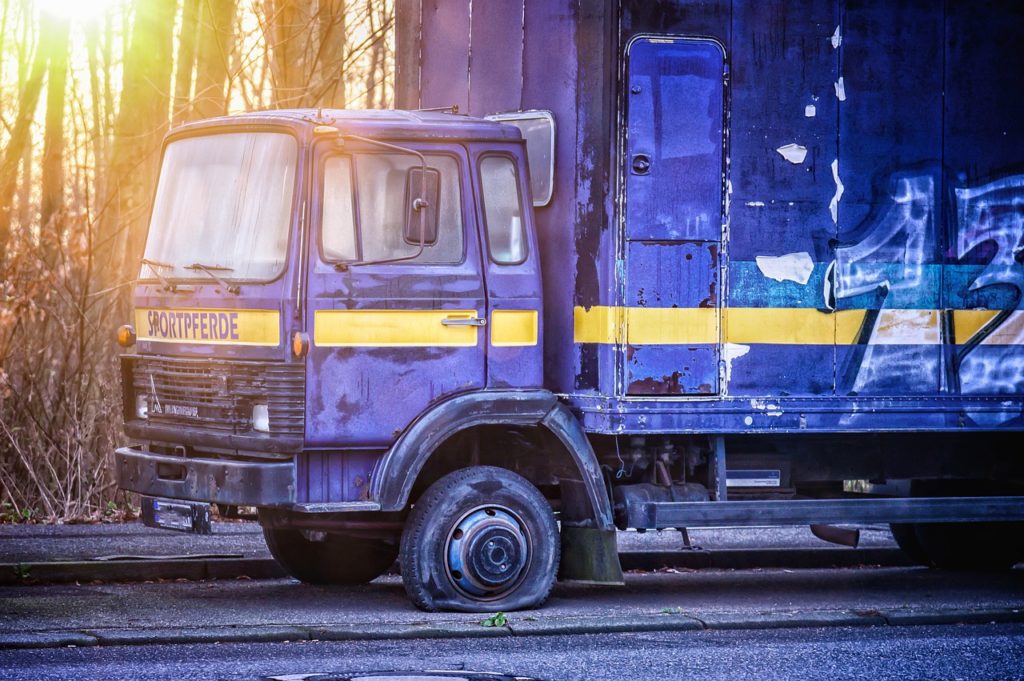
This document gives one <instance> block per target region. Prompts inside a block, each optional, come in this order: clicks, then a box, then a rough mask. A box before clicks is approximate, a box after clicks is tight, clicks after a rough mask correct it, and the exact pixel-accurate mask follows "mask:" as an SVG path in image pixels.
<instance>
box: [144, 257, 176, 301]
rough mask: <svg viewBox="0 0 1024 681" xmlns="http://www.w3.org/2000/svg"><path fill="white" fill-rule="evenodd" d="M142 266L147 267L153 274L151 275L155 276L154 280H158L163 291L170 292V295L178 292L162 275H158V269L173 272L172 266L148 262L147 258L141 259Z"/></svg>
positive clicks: (157, 261)
mask: <svg viewBox="0 0 1024 681" xmlns="http://www.w3.org/2000/svg"><path fill="white" fill-rule="evenodd" d="M142 264H143V265H149V269H150V270H151V271H152V272H153V274H154V275H155V276H156V278H157V279H159V280H160V283H161V284H163V287H164V290H165V291H170V292H171V293H174V292H175V291H177V290H178V287H177V286H175V285H174V284H172V283H171V282H169V281H167V279H166V278H165V277H164V276H163V275H162V274H160V269H159V268H161V267H163V268H165V269H170V270H173V269H174V265H171V264H170V263H166V262H160V261H159V260H149V259H148V258H143V259H142Z"/></svg>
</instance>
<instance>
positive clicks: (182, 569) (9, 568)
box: [0, 558, 286, 586]
mask: <svg viewBox="0 0 1024 681" xmlns="http://www.w3.org/2000/svg"><path fill="white" fill-rule="evenodd" d="M243 576H244V577H249V578H251V579H278V578H280V577H285V576H286V575H285V572H284V570H283V569H282V568H281V566H280V565H278V564H277V562H276V561H275V560H274V559H272V558H203V559H188V558H181V559H174V560H83V561H57V562H46V563H0V586H25V585H35V584H67V583H70V582H94V581H101V582H150V581H157V580H160V579H186V580H190V581H199V580H205V579H237V578H238V577H243Z"/></svg>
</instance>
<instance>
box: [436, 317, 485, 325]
mask: <svg viewBox="0 0 1024 681" xmlns="http://www.w3.org/2000/svg"><path fill="white" fill-rule="evenodd" d="M441 323H442V324H444V325H445V326H487V320H486V319H484V318H483V317H446V318H444V319H442V320H441Z"/></svg>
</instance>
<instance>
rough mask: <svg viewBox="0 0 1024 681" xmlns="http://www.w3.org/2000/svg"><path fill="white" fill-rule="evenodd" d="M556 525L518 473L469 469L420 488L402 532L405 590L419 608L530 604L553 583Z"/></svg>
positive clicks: (494, 608)
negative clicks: (418, 496) (423, 488)
mask: <svg viewBox="0 0 1024 681" xmlns="http://www.w3.org/2000/svg"><path fill="white" fill-rule="evenodd" d="M559 550H560V544H559V537H558V526H557V524H556V523H555V516H554V513H553V512H552V510H551V506H550V504H548V502H547V500H546V499H545V498H544V496H543V495H542V494H541V493H540V492H539V491H538V490H537V488H536V487H534V486H533V485H532V484H530V483H529V482H528V481H527V480H526V479H525V478H523V477H522V476H520V475H517V474H516V473H513V472H511V471H508V470H505V469H503V468H495V467H492V466H477V467H474V468H466V469H463V470H459V471H455V472H454V473H449V474H448V475H446V476H445V477H443V478H441V479H440V480H438V481H437V482H435V483H434V484H433V485H431V486H430V488H429V489H427V491H426V492H424V493H423V495H422V496H421V497H420V498H419V500H418V501H417V502H416V505H415V506H414V507H413V509H412V512H411V513H410V515H409V518H408V520H407V521H406V524H405V529H404V531H403V532H402V544H401V553H400V560H401V566H402V581H403V582H404V584H405V590H406V593H408V594H409V598H410V599H411V600H412V602H413V603H415V604H416V606H417V607H419V608H421V609H423V610H430V611H435V610H454V611H460V612H496V611H511V610H521V609H525V608H536V607H539V606H540V605H542V604H543V603H544V601H545V600H546V599H547V597H548V594H549V593H550V592H551V587H552V586H553V584H554V582H555V575H556V574H557V572H558V561H559Z"/></svg>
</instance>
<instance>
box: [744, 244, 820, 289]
mask: <svg viewBox="0 0 1024 681" xmlns="http://www.w3.org/2000/svg"><path fill="white" fill-rule="evenodd" d="M754 260H755V261H756V262H757V269H759V270H761V274H763V275H764V276H766V277H768V278H769V279H774V280H775V281H795V282H796V283H798V284H800V285H801V286H805V285H806V284H807V282H808V281H809V280H810V278H811V273H813V272H814V260H813V259H812V258H811V254H810V253H807V252H806V251H802V252H800V253H787V254H785V255H759V256H757V257H756V258H754Z"/></svg>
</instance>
